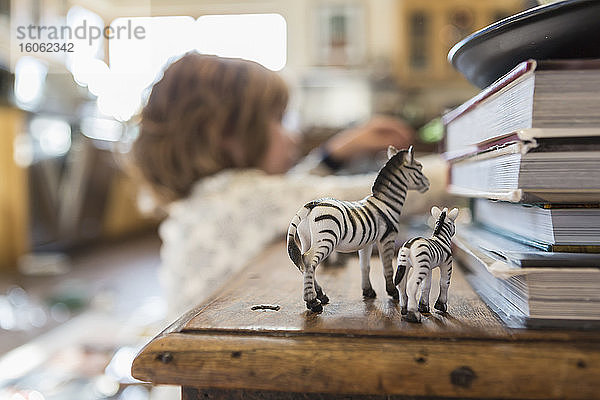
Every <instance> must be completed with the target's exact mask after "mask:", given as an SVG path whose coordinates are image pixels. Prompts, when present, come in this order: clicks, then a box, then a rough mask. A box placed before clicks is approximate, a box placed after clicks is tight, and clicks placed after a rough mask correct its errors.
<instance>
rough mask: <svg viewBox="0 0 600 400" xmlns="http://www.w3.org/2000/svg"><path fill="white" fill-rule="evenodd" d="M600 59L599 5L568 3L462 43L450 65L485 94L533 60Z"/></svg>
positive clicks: (594, 1) (586, 0)
mask: <svg viewBox="0 0 600 400" xmlns="http://www.w3.org/2000/svg"><path fill="white" fill-rule="evenodd" d="M530 58H532V59H536V60H549V59H574V58H577V59H585V58H600V1H598V0H566V1H560V2H558V3H552V4H548V5H545V6H540V7H535V8H532V9H529V10H526V11H524V12H522V13H519V14H516V15H513V16H511V17H508V18H506V19H503V20H502V21H498V22H496V23H494V24H492V25H490V26H488V27H486V28H483V29H481V30H479V31H477V32H475V33H473V34H472V35H470V36H468V37H466V38H465V39H463V40H461V41H460V42H459V43H457V44H456V45H455V46H454V47H452V49H451V50H450V52H449V53H448V60H449V61H450V62H451V63H452V65H454V67H455V68H456V69H457V70H459V71H460V72H461V73H462V74H463V75H464V76H465V77H466V78H467V79H468V80H469V81H470V82H471V83H473V84H474V85H476V86H478V87H480V88H484V87H486V86H489V85H490V84H491V83H493V82H494V81H495V80H496V79H498V78H500V77H501V76H503V75H504V74H506V73H507V72H508V71H510V70H511V69H512V68H514V67H515V66H516V65H517V64H518V63H520V62H522V61H525V60H528V59H530Z"/></svg>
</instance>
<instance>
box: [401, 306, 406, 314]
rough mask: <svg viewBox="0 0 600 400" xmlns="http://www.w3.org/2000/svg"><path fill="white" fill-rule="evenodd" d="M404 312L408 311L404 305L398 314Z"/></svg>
mask: <svg viewBox="0 0 600 400" xmlns="http://www.w3.org/2000/svg"><path fill="white" fill-rule="evenodd" d="M406 313H408V308H406V307H402V308H401V309H400V314H402V315H406Z"/></svg>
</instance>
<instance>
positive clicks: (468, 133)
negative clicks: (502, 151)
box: [442, 60, 600, 153]
mask: <svg viewBox="0 0 600 400" xmlns="http://www.w3.org/2000/svg"><path fill="white" fill-rule="evenodd" d="M598 110H600V60H556V61H535V60H529V61H526V62H523V63H521V64H519V65H517V66H516V67H515V68H514V69H513V70H512V71H511V72H509V73H508V74H507V75H505V76H504V77H502V78H500V79H499V80H497V81H496V82H494V83H493V84H492V85H490V86H489V87H488V88H486V89H484V90H483V91H482V92H480V93H479V94H478V95H476V96H475V97H473V98H471V99H470V100H469V101H467V102H465V103H464V104H462V105H461V106H459V107H457V108H456V109H454V110H452V111H450V112H448V113H447V114H445V115H444V116H443V118H442V122H443V123H444V126H445V129H446V151H447V152H449V153H454V152H457V151H458V152H460V151H462V150H464V149H465V148H467V147H469V146H473V145H476V144H478V143H482V142H486V141H489V140H493V139H496V138H500V137H502V136H504V135H509V134H512V133H514V132H520V134H521V136H522V138H528V137H537V138H545V137H573V136H598V135H600V113H599V112H598Z"/></svg>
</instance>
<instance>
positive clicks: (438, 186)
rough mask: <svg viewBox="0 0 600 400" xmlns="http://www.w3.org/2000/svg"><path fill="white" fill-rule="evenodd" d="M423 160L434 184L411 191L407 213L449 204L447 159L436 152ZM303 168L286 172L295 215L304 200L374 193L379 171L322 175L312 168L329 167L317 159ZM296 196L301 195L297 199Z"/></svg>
mask: <svg viewBox="0 0 600 400" xmlns="http://www.w3.org/2000/svg"><path fill="white" fill-rule="evenodd" d="M419 161H420V162H421V163H422V164H423V168H424V172H425V175H426V176H427V177H428V178H429V180H430V182H431V185H430V188H429V190H428V191H427V192H426V193H424V194H420V193H416V192H413V191H409V194H408V196H407V199H406V202H405V203H404V207H403V210H402V214H403V215H414V214H417V213H425V212H428V211H429V210H430V209H431V207H432V206H433V205H435V204H445V203H447V202H448V199H449V197H450V196H449V195H448V194H447V193H446V184H447V165H446V162H445V161H444V160H443V159H442V158H441V157H440V156H439V155H436V154H432V155H427V156H422V157H419ZM299 167H300V168H294V169H293V170H292V171H291V172H290V173H288V174H287V175H286V178H287V181H286V182H285V184H284V186H286V187H287V192H288V193H293V195H291V196H289V197H287V196H286V197H287V198H288V199H290V201H292V202H293V206H292V207H291V208H294V207H295V209H294V210H290V212H292V213H291V214H290V216H289V218H291V216H292V215H293V213H295V212H296V211H297V209H298V208H299V207H301V206H302V205H303V204H304V203H306V202H308V201H310V200H313V199H315V198H319V197H333V198H337V199H340V200H360V199H362V198H364V197H365V196H367V195H369V194H370V193H371V186H372V185H373V182H374V180H375V177H376V176H377V173H370V174H359V175H344V176H333V175H328V176H320V175H315V174H311V173H310V172H315V171H316V172H317V173H322V172H326V171H327V169H326V168H325V167H323V166H322V165H320V163H319V162H318V161H317V160H316V159H312V160H311V159H308V160H306V161H303V162H302V163H301V164H299ZM294 199H297V200H295V201H294Z"/></svg>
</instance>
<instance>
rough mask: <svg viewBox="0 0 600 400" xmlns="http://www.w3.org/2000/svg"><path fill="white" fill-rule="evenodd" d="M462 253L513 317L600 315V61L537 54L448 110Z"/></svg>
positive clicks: (477, 282) (487, 296)
mask: <svg viewBox="0 0 600 400" xmlns="http://www.w3.org/2000/svg"><path fill="white" fill-rule="evenodd" d="M442 121H443V123H444V126H445V131H446V152H445V156H446V158H447V159H448V161H449V164H450V178H449V188H448V189H449V192H450V193H452V194H456V195H459V196H465V197H469V198H471V199H472V201H471V210H472V217H473V218H472V223H471V224H469V225H464V226H459V227H458V228H457V233H456V238H455V250H454V251H455V254H454V256H455V259H456V260H457V261H458V262H459V264H461V265H462V266H463V267H464V268H465V270H466V272H467V277H468V279H469V280H470V282H471V284H472V285H473V287H474V288H475V290H477V291H478V292H479V294H480V295H481V296H482V298H483V299H484V300H485V301H486V302H487V303H488V305H490V307H491V308H492V309H494V310H495V311H496V313H497V314H498V315H499V316H500V317H501V318H503V319H504V320H505V322H507V323H508V324H509V326H523V325H528V326H569V327H572V326H583V327H588V326H594V327H595V326H599V325H600V60H560V61H534V60H529V61H526V62H523V63H521V64H519V65H518V66H516V67H515V68H514V69H513V70H512V71H510V72H509V73H508V74H506V75H505V76H504V77H502V78H500V79H498V80H497V81H496V82H494V83H493V84H492V85H491V86H489V87H488V88H486V89H484V90H483V91H482V92H481V93H479V94H478V95H477V96H475V97H473V98H472V99H470V100H469V101H467V102H466V103H464V104H463V105H461V106H460V107H458V108H456V109H455V110H452V111H450V112H449V113H447V114H446V115H444V117H443V118H442Z"/></svg>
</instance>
